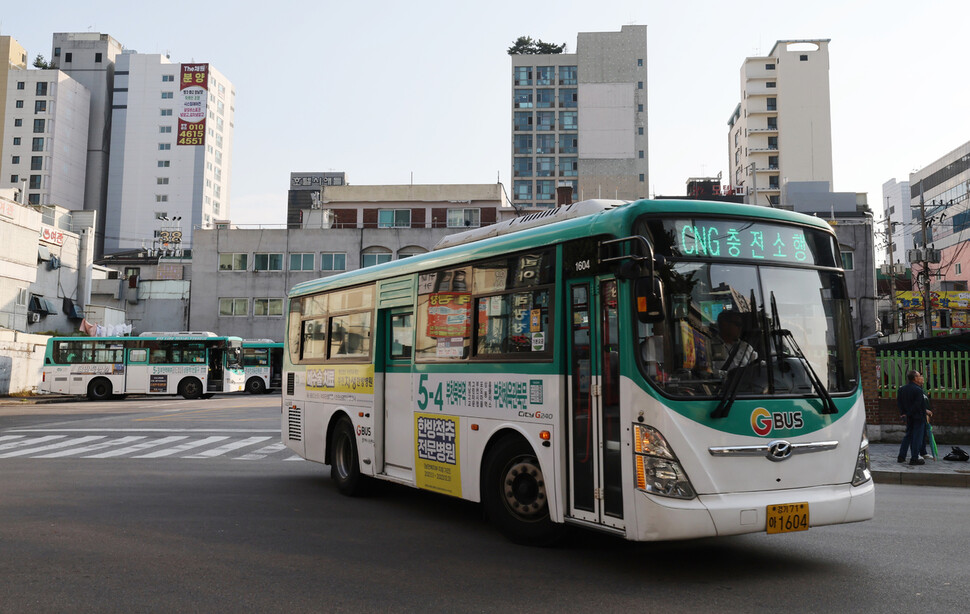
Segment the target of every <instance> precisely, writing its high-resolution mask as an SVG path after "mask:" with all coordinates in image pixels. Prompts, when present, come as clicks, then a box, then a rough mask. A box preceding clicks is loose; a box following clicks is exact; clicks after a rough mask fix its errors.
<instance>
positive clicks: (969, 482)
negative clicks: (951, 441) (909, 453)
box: [869, 443, 970, 488]
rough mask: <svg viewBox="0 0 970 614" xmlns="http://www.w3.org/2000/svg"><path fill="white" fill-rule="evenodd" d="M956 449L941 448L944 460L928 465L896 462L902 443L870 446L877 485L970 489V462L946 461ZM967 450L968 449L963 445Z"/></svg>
mask: <svg viewBox="0 0 970 614" xmlns="http://www.w3.org/2000/svg"><path fill="white" fill-rule="evenodd" d="M951 447H952V446H948V445H941V446H939V451H940V459H941V460H930V459H929V458H927V459H926V464H925V465H910V464H909V461H908V459H907V462H905V463H897V462H896V454H898V453H899V444H898V443H870V444H869V462H870V464H871V465H872V479H873V480H874V481H875V482H876V483H877V484H909V485H916V486H957V487H963V488H970V462H958V461H945V460H942V458H943V457H944V456H946V455H947V454H948V453H949V452H950V448H951ZM961 447H963V448H964V449H966V446H961Z"/></svg>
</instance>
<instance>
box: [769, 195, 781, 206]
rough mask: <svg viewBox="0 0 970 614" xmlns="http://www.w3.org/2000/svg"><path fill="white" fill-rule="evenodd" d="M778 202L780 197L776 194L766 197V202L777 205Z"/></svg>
mask: <svg viewBox="0 0 970 614" xmlns="http://www.w3.org/2000/svg"><path fill="white" fill-rule="evenodd" d="M780 202H781V201H780V199H779V197H778V195H777V194H772V195H771V196H769V197H768V204H771V205H777V204H779V203H780Z"/></svg>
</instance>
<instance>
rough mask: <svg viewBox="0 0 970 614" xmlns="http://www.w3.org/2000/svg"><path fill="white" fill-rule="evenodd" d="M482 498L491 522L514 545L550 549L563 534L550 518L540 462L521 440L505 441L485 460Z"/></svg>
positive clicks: (519, 438) (498, 444)
mask: <svg viewBox="0 0 970 614" xmlns="http://www.w3.org/2000/svg"><path fill="white" fill-rule="evenodd" d="M484 466H485V470H484V475H483V480H484V482H483V483H482V498H483V501H484V504H485V512H486V514H487V515H488V518H489V520H490V521H491V522H492V523H493V524H495V525H496V526H497V527H498V529H499V530H500V531H501V532H502V533H503V534H504V535H505V536H506V537H507V538H508V539H510V540H511V541H513V542H515V543H517V544H525V545H530V546H548V545H551V544H552V543H554V542H555V541H556V540H557V539H559V537H560V536H561V534H562V526H561V525H559V524H557V523H554V522H553V521H552V519H551V518H550V517H549V499H548V496H547V492H546V482H545V478H544V477H543V475H542V467H541V466H540V465H539V459H538V458H536V455H535V453H534V452H533V451H532V448H531V447H530V446H529V444H528V443H527V442H526V441H525V440H523V439H522V438H521V437H518V436H513V437H505V438H504V439H502V440H501V441H499V442H498V443H496V444H495V446H494V447H493V448H492V449H491V451H490V452H489V454H488V458H487V459H486V460H485V465H484Z"/></svg>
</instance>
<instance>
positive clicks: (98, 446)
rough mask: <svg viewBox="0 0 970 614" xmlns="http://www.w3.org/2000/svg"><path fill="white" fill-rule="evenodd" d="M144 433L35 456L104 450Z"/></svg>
mask: <svg viewBox="0 0 970 614" xmlns="http://www.w3.org/2000/svg"><path fill="white" fill-rule="evenodd" d="M144 438H145V436H144V435H139V436H137V437H136V436H131V437H122V438H121V439H109V440H108V441H99V442H98V443H93V444H91V445H89V446H84V447H83V448H71V449H69V450H60V451H58V452H51V453H50V454H42V455H40V456H35V457H34V458H63V457H65V456H74V455H77V454H87V453H88V452H94V451H95V450H104V449H105V448H113V447H114V446H121V445H124V444H126V443H131V442H133V441H138V440H140V439H144Z"/></svg>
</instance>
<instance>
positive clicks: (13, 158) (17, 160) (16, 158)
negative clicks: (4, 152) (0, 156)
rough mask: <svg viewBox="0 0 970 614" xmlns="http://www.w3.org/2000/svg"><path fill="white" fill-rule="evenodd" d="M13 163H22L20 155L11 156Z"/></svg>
mask: <svg viewBox="0 0 970 614" xmlns="http://www.w3.org/2000/svg"><path fill="white" fill-rule="evenodd" d="M10 163H11V164H20V156H10Z"/></svg>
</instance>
